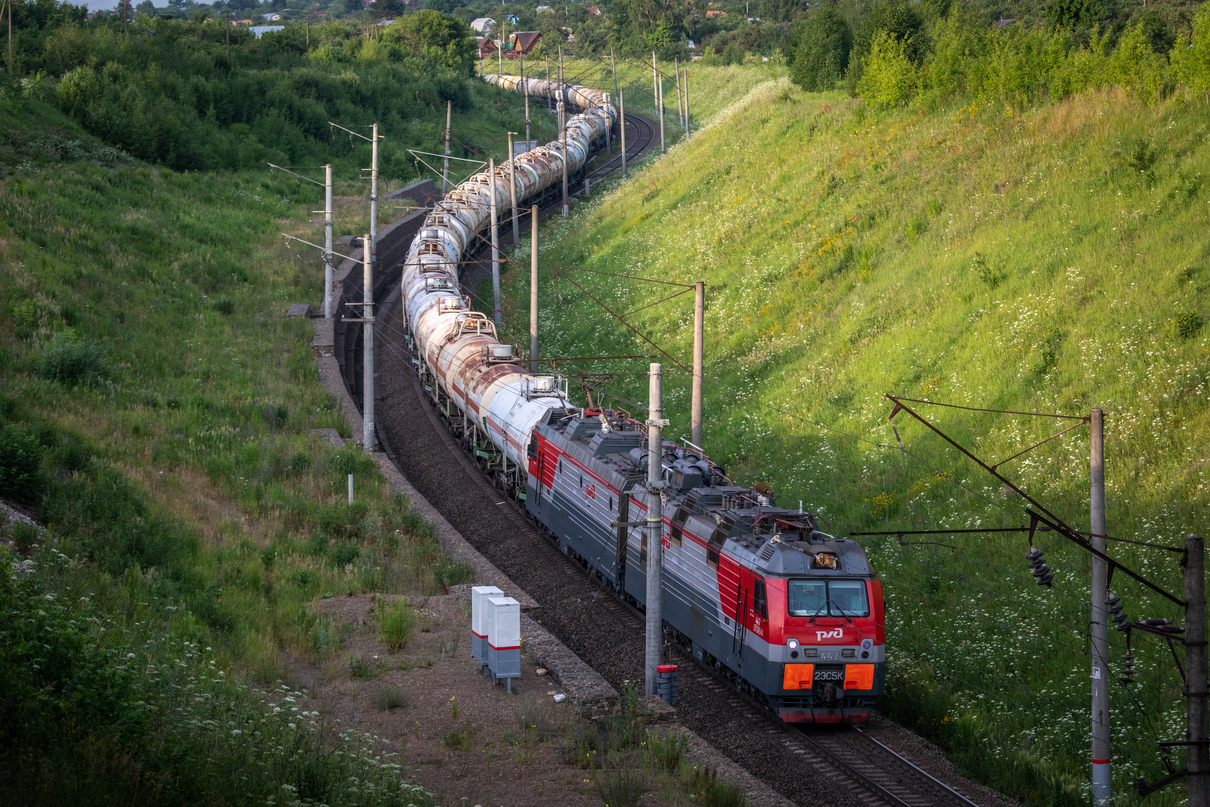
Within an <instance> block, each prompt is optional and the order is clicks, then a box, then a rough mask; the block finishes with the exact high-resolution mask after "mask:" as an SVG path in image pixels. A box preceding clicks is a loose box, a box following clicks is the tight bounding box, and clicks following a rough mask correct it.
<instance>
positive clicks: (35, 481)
mask: <svg viewBox="0 0 1210 807" xmlns="http://www.w3.org/2000/svg"><path fill="white" fill-rule="evenodd" d="M45 492H46V477H45V476H44V475H43V473H42V446H41V445H40V444H39V443H38V441H37V439H35V438H34V436H33V435H32V434H29V433H28V432H24V431H20V430H18V429H16V428H13V427H12V426H5V427H3V428H2V429H0V497H3V498H5V499H8V500H9V501H11V502H14V503H16V504H37V503H39V502H40V501H41V499H42V494H43V493H45Z"/></svg>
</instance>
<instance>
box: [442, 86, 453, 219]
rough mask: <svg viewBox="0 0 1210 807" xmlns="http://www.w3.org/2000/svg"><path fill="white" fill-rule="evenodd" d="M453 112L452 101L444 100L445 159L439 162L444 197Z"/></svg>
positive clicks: (447, 182)
mask: <svg viewBox="0 0 1210 807" xmlns="http://www.w3.org/2000/svg"><path fill="white" fill-rule="evenodd" d="M453 113H454V102H453V101H446V102H445V161H444V162H443V163H442V164H441V196H442V198H444V197H445V192H446V189H447V188H449V186H450V117H451V116H452V115H453Z"/></svg>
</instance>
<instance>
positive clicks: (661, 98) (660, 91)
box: [655, 78, 668, 154]
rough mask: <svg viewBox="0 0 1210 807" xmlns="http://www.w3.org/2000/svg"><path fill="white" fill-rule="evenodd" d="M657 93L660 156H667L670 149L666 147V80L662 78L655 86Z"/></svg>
mask: <svg viewBox="0 0 1210 807" xmlns="http://www.w3.org/2000/svg"><path fill="white" fill-rule="evenodd" d="M655 86H656V88H657V92H656V96H657V97H656V101H655V103H656V110H657V111H658V112H659V114H660V154H667V153H668V149H667V148H666V147H665V146H664V79H663V78H661V79H660V80H659V81H657V82H656V84H655Z"/></svg>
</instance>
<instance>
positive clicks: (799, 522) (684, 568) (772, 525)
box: [525, 410, 886, 723]
mask: <svg viewBox="0 0 1210 807" xmlns="http://www.w3.org/2000/svg"><path fill="white" fill-rule="evenodd" d="M647 462H648V459H647V445H646V435H645V434H644V433H643V432H642V431H641V430H640V429H638V428H637V427H635V426H634V424H633V421H628V420H627V419H625V418H624V417H622V418H618V417H616V416H615V415H614V413H612V412H608V411H599V410H597V411H595V412H594V411H592V410H589V411H587V412H584V411H581V412H566V411H558V410H552V411H551V413H550V415H549V416H548V418H547V420H546V422H543V423H539V424H538V425H537V426H536V427H535V428H534V429H533V432H532V435H531V440H530V444H529V463H528V474H527V476H528V480H527V483H526V487H525V507H526V509H527V510H528V512H529V513H530V514H531V515H532V516H533V517H534V518H535V519H537V520H538V521H539V522H540V523H542V524H543V525H544V526H545V527H546V528H547V529H548V530H550V532H551V533H552V534H553V535H554V536H556V537H557V540H558V542H559V547H560V548H561V549H562V550H563V551H564V552H566V553H568V554H570V555H573V556H575V557H576V558H578V559H579V560H580V561H581V562H582V563H583V564H584V565H585V566H587V567H589V568H591V569H592V570H593V571H595V572H597V573H599V574H600V575H601V577H602V578H603V579H604V580H605V581H607V582H608V583H609V584H610V585H611V586H612V587H614V588H615V589H616V590H617V591H618V592H620V593H622V594H623V595H624V596H625V597H627V598H628V599H630V600H632V601H633V602H635V603H637V604H638V605H640V606H642V605H644V600H645V598H646V568H647V530H646V529H644V528H643V527H639V526H626V525H627V524H628V523H629V524H634V523H635V522H640V521H642V520H644V519H646V517H647V512H646V506H645V502H646V501H647V494H646V468H647ZM661 464H662V466H663V468H664V482H665V483H666V484H667V488H666V495H665V499H664V501H665V503H664V505H663V512H662V513H661V520H662V522H663V530H662V536H663V538H662V541H663V547H664V551H663V561H664V567H663V597H664V601H663V603H662V613H663V616H664V620H665V621H666V622H667V624H668V627H669V628H670V629H671V630H672V632H673V635H674V636H675V637H676V638H677V640H678V641H679V642H680V643H681V644H682V645H683V646H684V647H685V648H686V649H687V650H689V651H690V652H691V653H692V654H693V655H694V656H695V657H696V658H698V659H700V660H702V661H704V662H706V663H708V664H711V665H713V666H714V667H716V668H717V669H718V670H720V671H721V672H723V673H724V674H726V675H727V676H728V677H729V678H731V679H733V680H734V681H735V683H736V684H737V685H738V686H739V687H740V688H741V689H744V690H747V691H749V692H750V693H752V694H753V695H757V696H760V697H763V698H764V699H765V700H766V701H767V703H768V704H769V706H770V707H771V708H772V709H773V710H774V711H775V712H777V714H778V715H779V716H780V717H781V719H782V720H785V721H787V722H816V723H832V722H842V721H844V722H860V721H863V720H865V719H866V717H867V716H868V714H869V711H870V708H871V707H872V706H873V704H874V700H875V699H876V698H877V696H878V695H880V694H881V693H882V690H883V684H884V680H885V662H886V658H885V641H884V632H883V624H884V622H883V600H882V585H881V582H880V581H879V579H878V578H877V576H876V575H875V574H874V573H873V571H872V570H871V569H870V567H869V564H868V563H867V561H866V557H865V553H864V552H863V551H862V548H861V546H860V545H858V544H857V543H855V542H853V541H849V540H844V539H838V538H833V537H832V536H829V535H826V534H824V533H822V532H820V531H819V529H818V528H817V526H816V523H815V521H814V519H813V518H812V517H811V516H810V515H809V514H806V513H800V512H795V511H791V510H786V509H784V508H780V507H777V506H776V505H775V504H774V502H773V500H772V497H771V491H769V490H768V488H765V487H763V486H758V488H759V490H757V489H750V488H743V487H737V486H735V485H732V484H730V483H729V482H728V481H727V480H726V479H725V478H724V476H723V474H722V472H721V471H720V469H719V468H718V467H717V466H715V465H713V464H712V463H711V462H709V460H706V459H704V458H702V457H701V456H700V455H698V454H696V453H695V452H693V451H692V450H690V449H686V448H680V447H676V446H673V445H671V444H667V443H666V444H665V445H664V446H663V447H662V455H661ZM615 525H621V526H615Z"/></svg>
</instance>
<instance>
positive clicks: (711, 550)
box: [706, 518, 734, 569]
mask: <svg viewBox="0 0 1210 807" xmlns="http://www.w3.org/2000/svg"><path fill="white" fill-rule="evenodd" d="M732 526H734V522H733V521H732V520H731V519H729V518H724V519H723V520H722V522H721V523H720V524H719V525H718V526H717V527H715V528H714V532H712V533H710V543H709V545H707V546H706V563H707V564H708V565H709V566H710V568H712V569H718V553H719V552H721V551H722V549H723V544H724V543H726V541H727V536H728V535H730V534H731V527H732Z"/></svg>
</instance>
